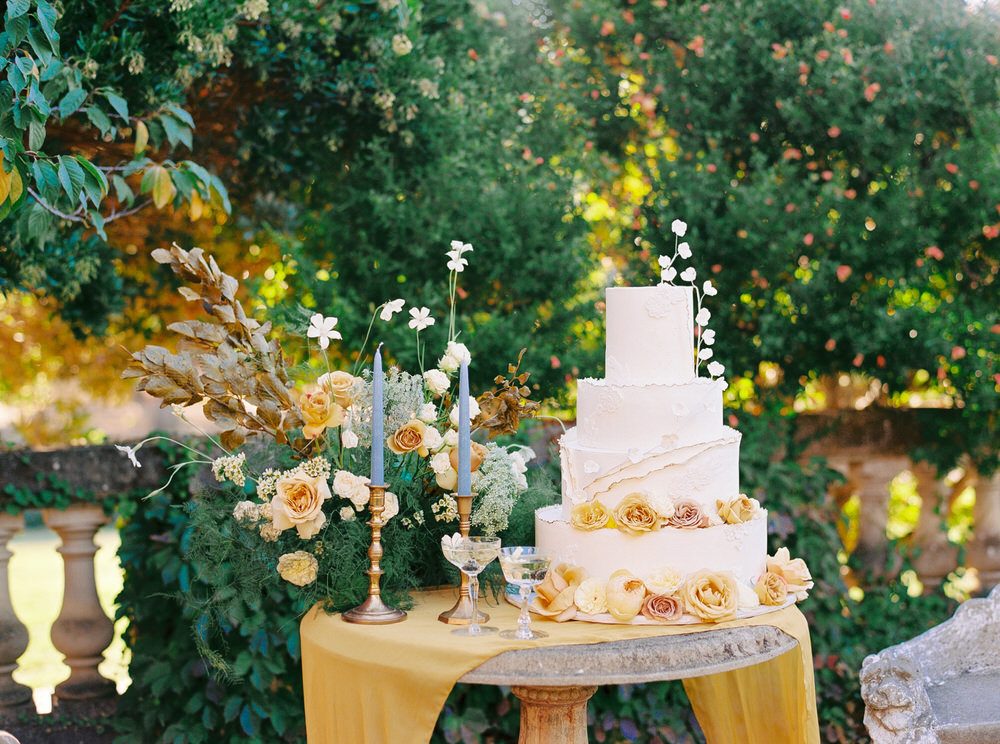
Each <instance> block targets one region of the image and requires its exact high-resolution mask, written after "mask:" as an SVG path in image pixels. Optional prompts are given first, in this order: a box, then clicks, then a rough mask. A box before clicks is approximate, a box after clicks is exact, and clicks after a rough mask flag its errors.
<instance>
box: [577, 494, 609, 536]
mask: <svg viewBox="0 0 1000 744" xmlns="http://www.w3.org/2000/svg"><path fill="white" fill-rule="evenodd" d="M569 523H570V524H571V525H573V526H574V527H576V528H577V529H578V530H587V531H590V530H599V529H601V528H602V527H614V525H615V522H614V519H612V517H611V512H609V511H608V507H606V506H605V505H604V504H602V503H601V502H600V501H598V500H597V499H594V500H593V501H584V502H583V503H582V504H575V505H574V506H573V509H572V511H570V515H569Z"/></svg>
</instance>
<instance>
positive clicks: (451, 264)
mask: <svg viewBox="0 0 1000 744" xmlns="http://www.w3.org/2000/svg"><path fill="white" fill-rule="evenodd" d="M447 256H448V269H449V270H450V271H454V272H456V273H460V272H462V271H465V267H466V266H468V265H469V259H467V258H462V256H461V254H459V253H457V252H456V251H448V253H447Z"/></svg>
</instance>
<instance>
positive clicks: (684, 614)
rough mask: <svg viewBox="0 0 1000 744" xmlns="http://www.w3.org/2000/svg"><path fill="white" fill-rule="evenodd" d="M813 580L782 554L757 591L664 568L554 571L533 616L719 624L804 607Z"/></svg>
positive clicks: (725, 576)
mask: <svg viewBox="0 0 1000 744" xmlns="http://www.w3.org/2000/svg"><path fill="white" fill-rule="evenodd" d="M812 586H813V581H812V576H810V574H809V569H808V568H806V564H805V562H804V561H803V560H802V559H801V558H795V559H791V558H790V557H789V555H788V550H787V548H781V549H780V550H779V551H778V552H777V553H775V554H774V555H773V556H771V557H769V558H768V559H767V568H766V570H765V571H764V572H763V573H762V574H761V575H760V576H759V577H758V578H757V580H756V583H755V584H754V585H753V587H751V586H749V585H744V584H742V583H741V582H740V581H739V580H738V579H736V577H735V576H733V575H732V574H731V573H728V572H726V571H696V572H695V573H692V574H690V575H688V576H682V575H681V574H680V573H678V572H677V571H675V570H674V569H672V568H670V567H662V568H660V569H657V570H655V571H652V572H650V573H649V574H647V575H645V576H635V575H634V574H632V573H631V572H630V571H627V570H619V571H615V572H614V573H613V574H612V575H611V576H610V577H609V578H608V579H601V578H599V577H596V576H588V575H587V573H586V571H584V569H582V568H580V567H579V566H572V565H569V564H566V563H562V564H559V565H556V566H553V567H552V568H551V569H550V570H549V573H548V575H547V576H546V577H545V580H544V581H543V582H542V583H541V584H539V585H538V588H537V590H536V591H537V594H536V596H535V599H534V600H533V602H532V605H531V611H532V612H534V613H536V614H538V615H542V616H544V617H549V618H552V619H554V620H557V621H559V622H565V621H567V620H573V619H574V618H576V617H577V615H580V614H583V615H589V616H595V615H610V616H611V617H612V618H613V619H614V620H615V621H617V622H620V623H629V622H632V621H633V620H634V619H636V618H637V617H640V616H641V617H642V618H645V620H647V621H649V622H653V623H660V624H670V623H679V622H683V621H687V622H692V621H693V622H703V623H719V622H723V621H725V620H732V619H734V618H735V617H737V615H738V613H739V612H741V611H748V610H755V609H757V608H759V607H761V606H769V607H781V606H783V605H785V604H787V602H788V600H790V599H794V600H795V601H796V602H800V601H802V600H803V599H805V598H806V597H807V596H808V592H809V590H810V589H812Z"/></svg>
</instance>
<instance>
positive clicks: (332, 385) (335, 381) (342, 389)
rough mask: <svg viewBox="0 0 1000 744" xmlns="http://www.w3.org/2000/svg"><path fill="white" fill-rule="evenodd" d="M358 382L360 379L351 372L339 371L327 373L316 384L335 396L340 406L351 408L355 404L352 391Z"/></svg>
mask: <svg viewBox="0 0 1000 744" xmlns="http://www.w3.org/2000/svg"><path fill="white" fill-rule="evenodd" d="M358 380H359V378H357V377H355V376H354V375H352V374H351V373H350V372H344V371H343V370H337V371H336V372H327V373H326V374H325V375H320V377H319V379H318V380H316V384H317V385H319V386H320V387H321V388H323V389H324V390H327V391H328V392H329V393H330V394H331V395H333V399H334V400H335V401H336V402H337V405H338V406H341V407H342V408H350V406H351V403H353V402H354V400H353V399H352V398H351V390H352V389H353V388H354V385H355V384H356V383H357V382H358Z"/></svg>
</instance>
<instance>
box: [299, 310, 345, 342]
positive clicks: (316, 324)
mask: <svg viewBox="0 0 1000 744" xmlns="http://www.w3.org/2000/svg"><path fill="white" fill-rule="evenodd" d="M336 327H337V318H334V317H332V316H331V317H327V316H324V315H323V314H322V313H316V314H315V315H313V316H312V317H311V318H310V319H309V330H308V331H306V335H307V336H308V337H309V338H315V339H317V340H318V341H319V346H320V348H321V349H326V348H327V347H328V346H330V342H331V341H333V340H336V339H339V338H341V336H340V331H335V330H334V328H336Z"/></svg>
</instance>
